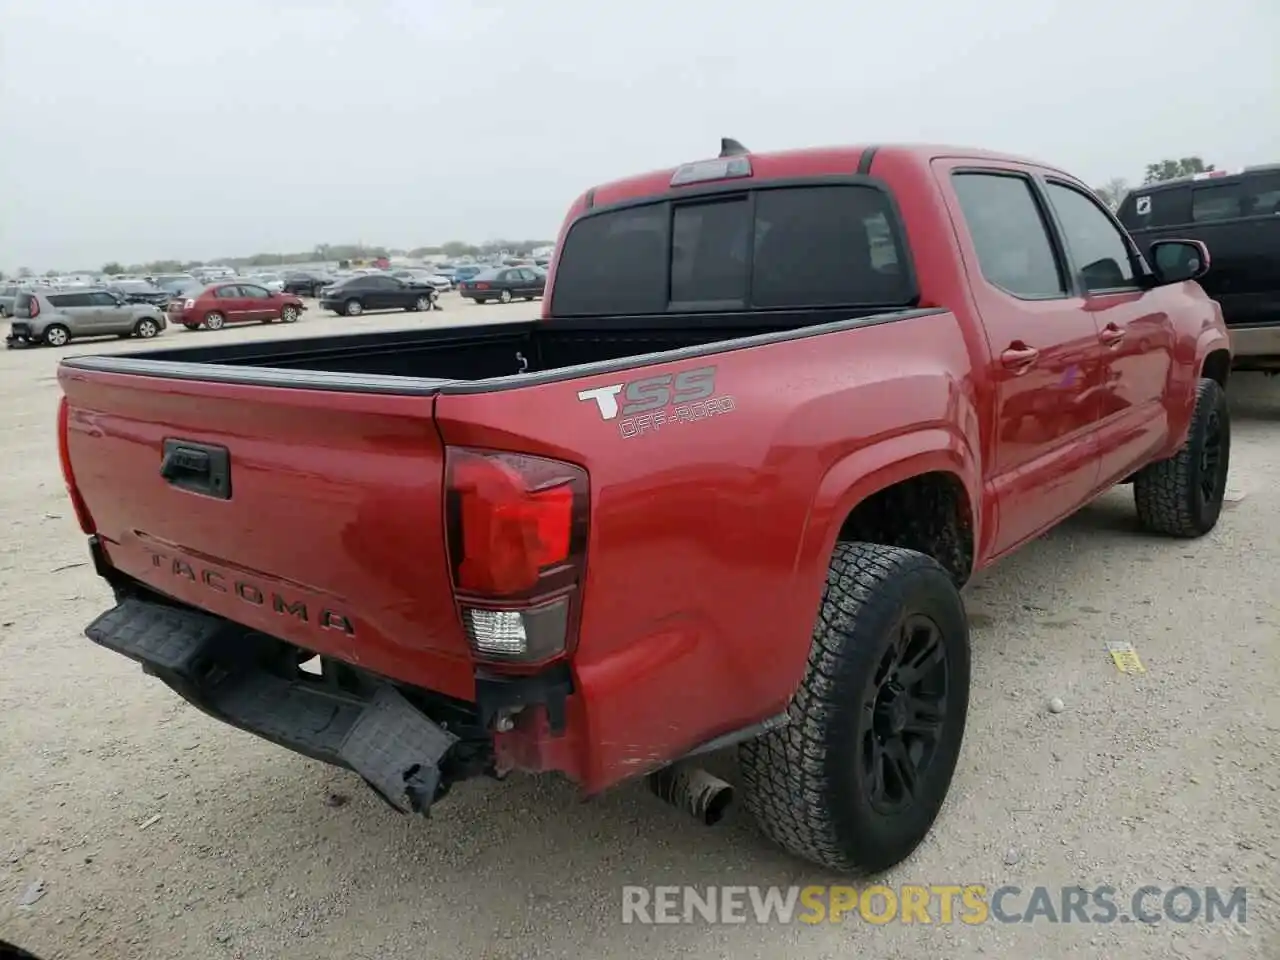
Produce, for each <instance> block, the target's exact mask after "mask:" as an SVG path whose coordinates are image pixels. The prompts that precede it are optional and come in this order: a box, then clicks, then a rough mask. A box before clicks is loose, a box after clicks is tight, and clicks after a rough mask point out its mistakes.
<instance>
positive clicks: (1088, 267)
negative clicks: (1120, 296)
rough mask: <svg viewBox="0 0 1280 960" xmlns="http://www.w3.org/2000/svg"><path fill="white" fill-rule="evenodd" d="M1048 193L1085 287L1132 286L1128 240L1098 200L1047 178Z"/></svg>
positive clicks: (1133, 275)
mask: <svg viewBox="0 0 1280 960" xmlns="http://www.w3.org/2000/svg"><path fill="white" fill-rule="evenodd" d="M1048 194H1049V202H1050V203H1052V204H1053V209H1054V211H1055V212H1056V213H1057V214H1058V220H1059V222H1060V223H1061V224H1062V233H1063V237H1064V239H1065V240H1066V242H1067V249H1068V250H1069V251H1071V257H1072V259H1073V260H1074V261H1075V263H1076V266H1077V267H1078V268H1079V270H1080V276H1081V279H1082V280H1084V286H1085V290H1086V291H1087V292H1089V293H1101V292H1103V291H1106V290H1124V289H1130V288H1132V287H1134V286H1135V285H1136V271H1135V270H1134V266H1133V252H1132V250H1130V248H1129V241H1128V240H1127V239H1126V238H1125V235H1124V234H1123V233H1121V232H1120V229H1119V228H1118V227H1117V226H1116V225H1115V224H1114V223H1112V221H1111V218H1110V217H1109V216H1107V214H1106V213H1105V212H1103V209H1102V207H1101V206H1100V205H1099V204H1098V202H1097V201H1096V200H1093V199H1091V198H1090V197H1088V196H1086V195H1085V194H1084V193H1082V192H1081V191H1079V190H1077V189H1075V188H1074V187H1069V186H1067V185H1066V184H1063V183H1057V182H1055V181H1050V182H1049V184H1048Z"/></svg>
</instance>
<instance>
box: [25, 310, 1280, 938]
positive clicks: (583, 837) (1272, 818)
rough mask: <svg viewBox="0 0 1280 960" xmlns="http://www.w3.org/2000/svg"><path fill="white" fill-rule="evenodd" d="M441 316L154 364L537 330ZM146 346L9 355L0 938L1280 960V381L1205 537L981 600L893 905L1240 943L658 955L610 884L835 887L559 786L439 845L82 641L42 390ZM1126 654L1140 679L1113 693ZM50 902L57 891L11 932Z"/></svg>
mask: <svg viewBox="0 0 1280 960" xmlns="http://www.w3.org/2000/svg"><path fill="white" fill-rule="evenodd" d="M448 302H449V304H450V305H449V308H448V310H447V311H446V312H444V313H436V314H433V315H432V316H431V317H430V318H425V317H422V316H419V315H408V314H395V313H392V314H383V315H371V316H366V317H363V318H360V319H359V320H358V321H351V320H345V319H338V318H336V317H320V316H317V315H316V314H314V313H313V314H311V315H309V316H308V317H307V318H306V319H305V320H304V321H303V322H302V323H299V324H298V325H297V326H296V327H292V328H280V327H272V328H263V327H254V328H248V329H232V330H227V331H223V332H222V333H220V334H211V333H200V334H188V333H186V332H185V331H182V330H178V331H176V332H175V331H169V332H167V333H166V334H165V335H164V336H163V337H161V338H160V340H159V341H157V345H158V346H159V345H167V346H172V345H174V344H176V343H183V342H187V341H188V339H189V338H196V339H198V340H199V342H208V340H209V339H211V338H213V337H221V338H223V339H227V340H245V339H265V338H275V337H296V336H305V335H307V334H309V333H315V332H318V331H336V330H343V329H352V328H359V329H378V328H404V327H411V326H415V325H420V324H422V323H425V322H430V323H433V324H434V323H441V324H447V323H458V322H466V321H476V320H478V319H482V320H494V319H497V318H498V317H507V318H510V319H520V318H522V317H527V316H529V315H531V314H532V313H533V312H534V311H535V310H536V306H531V305H511V306H510V307H496V306H495V307H488V308H480V307H473V306H471V305H469V304H467V305H464V304H461V303H459V302H458V301H457V300H456V298H452V297H451V298H448ZM137 348H138V344H137V343H136V342H135V343H116V342H115V341H100V342H97V343H92V344H81V343H73V344H71V345H70V346H69V347H67V348H65V349H64V350H62V351H56V350H52V349H33V350H21V351H19V350H14V351H7V352H6V351H0V444H2V445H3V446H2V448H0V450H2V452H0V463H2V464H3V466H4V483H3V485H2V486H0V510H2V511H3V526H4V528H5V529H7V530H8V531H9V532H8V534H7V535H6V536H5V537H4V538H3V539H0V597H2V598H3V599H2V600H0V774H2V775H0V938H4V939H8V940H10V941H13V942H16V943H19V944H21V945H23V946H25V947H27V948H28V949H31V950H33V951H36V952H37V953H39V954H40V955H41V956H43V957H45V958H48V960H52V958H58V957H77V958H79V957H86V958H88V957H92V958H122V960H123V958H135V957H136V958H144V957H145V958H164V960H184V958H206V957H207V958H248V960H259V958H262V960H271V958H290V960H310V958H316V960H321V958H323V960H332V958H366V960H383V958H387V960H390V958H406V960H407V958H410V957H412V958H415V960H419V958H442V960H443V958H449V960H456V958H464V957H465V958H479V960H484V958H492V960H514V958H522V957H573V958H633V957H634V958H637V960H639V958H643V960H651V958H653V957H659V956H662V957H708V958H710V957H733V958H735V960H748V958H753V957H759V958H770V960H773V958H778V960H783V958H786V960H806V958H815V960H816V958H820V957H829V958H836V957H842V958H843V957H854V956H874V957H877V958H882V960H894V958H901V960H940V958H949V960H962V958H963V960H969V958H975V957H1001V958H1004V957H1010V958H1012V957H1028V958H1031V957H1035V958H1039V960H1068V958H1070V960H1084V958H1094V957H1097V958H1104V957H1105V958H1107V960H1128V958H1152V960H1155V958H1159V960H1169V958H1173V957H1196V958H1223V960H1226V958H1230V960H1248V958H1260V960H1261V958H1267V960H1275V958H1277V957H1280V926H1278V914H1280V893H1278V892H1277V888H1278V887H1280V860H1277V856H1280V843H1278V842H1277V838H1278V835H1280V816H1278V814H1280V769H1278V765H1277V760H1278V758H1280V644H1277V632H1278V630H1280V590H1277V583H1278V582H1280V579H1278V577H1280V575H1278V574H1277V571H1280V485H1278V484H1277V483H1276V482H1275V478H1276V477H1277V476H1280V381H1267V380H1263V379H1261V378H1258V379H1255V378H1253V377H1241V378H1240V379H1239V382H1238V383H1236V384H1235V385H1234V386H1233V389H1232V405H1233V409H1234V415H1235V448H1234V454H1233V475H1232V482H1231V490H1230V491H1229V497H1230V500H1231V502H1230V503H1229V504H1228V510H1227V512H1226V513H1225V514H1224V515H1223V519H1222V523H1221V524H1220V526H1219V527H1218V529H1217V531H1216V532H1215V533H1214V534H1213V535H1212V536H1210V537H1208V538H1206V539H1204V540H1202V541H1198V542H1192V543H1183V542H1174V541H1167V540H1159V539H1153V538H1149V537H1146V536H1143V535H1141V534H1139V533H1138V532H1137V531H1136V529H1135V520H1134V513H1133V508H1132V501H1131V496H1130V494H1129V492H1128V491H1127V490H1126V489H1121V490H1117V491H1114V492H1112V493H1111V494H1109V495H1108V496H1107V497H1105V498H1104V499H1103V500H1101V501H1100V502H1098V503H1097V504H1095V505H1094V506H1092V507H1090V508H1089V509H1087V510H1086V511H1084V512H1083V513H1082V514H1081V515H1079V516H1077V517H1076V518H1074V519H1073V520H1071V521H1069V522H1068V523H1067V524H1066V525H1065V526H1063V527H1062V528H1061V529H1059V530H1057V531H1055V532H1054V533H1052V534H1051V535H1049V536H1047V537H1045V538H1043V539H1041V540H1040V541H1038V542H1036V543H1034V544H1032V545H1031V546H1030V547H1028V548H1027V549H1026V550H1025V551H1023V552H1022V553H1021V554H1020V555H1019V556H1017V557H1015V558H1013V559H1011V560H1009V561H1007V562H1006V563H1004V564H1002V565H1001V566H999V567H998V568H997V569H995V570H994V571H992V572H990V573H988V574H987V575H985V576H984V577H983V578H982V579H981V582H979V583H976V584H974V585H973V586H972V588H971V589H970V590H969V591H968V604H969V609H970V611H971V615H972V618H973V625H974V646H975V663H974V683H975V689H974V696H973V707H972V710H971V714H970V726H969V731H968V734H967V737H966V741H965V746H964V753H963V755H962V757H961V761H960V767H959V769H958V771H957V774H956V780H955V784H954V787H953V789H952V794H951V797H950V799H949V801H948V804H947V806H946V808H945V810H944V811H943V815H942V819H941V820H940V821H939V824H938V826H937V828H936V830H935V831H934V833H933V835H932V836H931V838H930V839H929V841H928V842H927V843H926V845H925V846H924V847H922V848H921V850H920V851H919V852H918V854H917V855H916V856H915V857H914V858H913V859H912V860H911V861H910V862H909V863H907V864H906V865H904V866H902V867H901V868H899V869H898V870H896V871H895V872H894V874H893V875H892V876H890V877H889V878H887V882H888V883H890V884H892V885H899V884H907V883H922V884H928V885H943V884H965V883H983V884H988V885H990V886H991V887H993V888H994V887H998V886H1000V885H1003V884H1016V885H1019V886H1021V887H1023V888H1024V890H1026V891H1029V890H1030V888H1032V887H1034V886H1037V885H1042V886H1046V887H1050V888H1052V889H1053V891H1054V897H1055V899H1056V897H1057V891H1058V889H1059V888H1061V887H1064V886H1066V887H1069V886H1073V885H1076V884H1080V885H1083V886H1086V887H1094V886H1097V885H1100V884H1109V885H1111V886H1114V887H1115V888H1117V890H1118V891H1119V894H1118V897H1117V899H1118V901H1119V902H1120V903H1121V905H1122V907H1123V906H1125V905H1126V904H1127V903H1128V897H1129V896H1130V895H1131V894H1132V893H1133V892H1134V891H1136V890H1137V889H1138V888H1139V887H1141V886H1143V885H1146V884H1150V885H1154V886H1158V887H1161V888H1163V889H1166V890H1167V889H1169V888H1172V887H1175V886H1178V885H1186V886H1189V887H1193V888H1197V889H1200V890H1203V889H1204V888H1205V887H1206V886H1214V885H1217V886H1222V887H1228V888H1230V887H1236V886H1245V887H1247V888H1248V914H1247V917H1248V922H1247V923H1246V924H1245V925H1243V926H1242V925H1240V924H1237V923H1224V922H1219V923H1215V924H1205V923H1201V922H1191V923H1186V924H1180V923H1174V922H1170V921H1168V920H1166V921H1164V922H1161V923H1156V924H1139V923H1131V924H1121V923H1113V924H1110V925H1100V924H1082V923H1079V922H1075V923H1065V924H1058V925H1053V924H1049V923H1047V922H1046V921H1044V920H1043V919H1041V920H1038V921H1037V922H1035V923H1032V924H1004V923H997V922H994V921H993V922H989V923H987V924H984V925H981V926H966V925H964V924H960V923H953V924H950V925H945V924H938V923H935V924H934V925H932V926H921V925H918V924H917V925H902V924H897V923H894V924H890V925H887V926H873V925H869V924H867V923H865V922H862V921H861V920H858V919H853V918H851V919H849V920H847V921H846V922H845V923H843V924H822V925H818V926H805V925H803V924H794V925H791V926H780V925H772V926H761V925H758V924H756V923H754V922H748V923H746V924H744V925H740V926H708V925H706V924H695V925H690V926H683V925H682V926H662V927H645V926H624V925H623V924H622V922H621V907H620V904H621V888H622V886H623V885H624V884H670V883H688V884H697V885H710V884H716V885H723V884H806V883H826V882H833V881H838V878H832V877H827V876H823V875H821V874H820V873H816V872H815V871H813V870H811V869H809V868H808V867H807V866H806V865H805V864H802V863H798V862H796V861H793V860H790V859H788V858H787V857H786V856H784V855H783V854H781V853H779V852H778V851H776V850H774V849H773V848H771V847H770V846H768V845H767V844H766V843H765V842H764V841H763V840H762V839H760V838H759V837H758V835H757V834H756V832H755V831H754V828H753V826H752V824H751V823H750V821H749V820H748V818H747V817H746V815H745V813H744V812H742V811H740V810H738V811H735V812H732V813H731V814H730V816H729V818H728V819H727V820H726V821H725V822H724V823H723V824H722V825H720V826H718V827H716V828H713V829H707V828H703V827H700V826H698V825H696V824H695V823H693V822H692V821H691V820H688V819H686V818H685V817H684V815H682V814H680V813H678V812H676V811H674V810H672V809H669V808H667V807H665V806H663V805H661V804H660V803H659V802H658V801H657V800H655V799H654V798H652V797H650V796H649V795H648V794H647V793H645V792H644V791H643V790H642V789H641V787H640V786H638V785H633V786H629V787H625V788H622V789H619V790H617V791H615V792H612V793H610V794H608V795H606V796H604V797H602V798H599V799H597V800H595V801H593V802H591V803H587V804H581V803H578V802H577V801H576V798H575V795H574V793H573V791H572V789H571V788H570V787H569V786H568V785H567V784H565V783H563V782H560V781H557V780H552V779H534V778H512V779H510V780H508V781H507V782H505V783H502V784H497V783H490V782H487V781H486V782H474V783H467V784H463V785H462V786H461V787H459V788H457V789H456V790H455V791H454V793H453V794H452V795H451V796H450V798H449V799H448V800H447V801H446V802H445V803H443V804H442V805H441V806H439V807H438V808H437V809H436V812H435V813H434V814H433V816H432V819H431V820H429V821H422V820H418V819H407V818H401V817H399V816H397V815H396V814H394V813H392V812H391V811H389V810H388V809H387V808H386V807H385V806H383V805H382V804H381V803H380V802H379V801H378V800H376V799H375V798H374V797H373V796H372V795H371V794H370V793H369V792H368V791H367V790H366V789H365V788H364V787H363V786H362V785H361V784H360V783H359V782H358V781H357V780H356V779H355V778H354V777H353V776H352V775H350V774H347V773H345V772H342V771H338V770H334V769H330V768H326V767H324V766H322V765H320V764H318V763H314V762H312V761H309V760H305V759H302V758H300V757H297V756H294V755H292V754H289V753H287V752H284V751H282V750H280V749H278V748H276V747H273V746H270V745H268V744H266V743H264V742H260V741H258V740H256V739H255V738H253V737H251V736H249V735H247V734H243V733H240V732H238V731H235V730H232V729H229V728H225V727H223V726H220V725H218V724H217V723H215V722H214V721H212V720H209V719H207V718H206V717H205V716H203V715H202V714H200V713H198V712H197V711H195V710H194V709H192V708H190V707H187V706H185V705H184V704H183V703H182V702H181V701H180V700H179V699H178V698H177V697H176V696H175V695H173V694H171V693H170V692H169V691H168V690H167V689H166V688H164V687H163V686H161V685H160V684H159V683H158V682H156V681H154V680H151V679H149V678H147V677H145V676H144V675H143V674H142V673H141V672H140V671H139V670H138V669H137V667H135V666H134V665H133V664H131V663H129V662H127V661H125V660H124V659H123V658H121V657H118V656H116V655H115V654H112V653H108V652H106V651H104V650H101V649H98V648H96V647H95V646H94V645H93V644H91V643H90V642H89V641H88V640H86V639H85V638H84V637H83V636H82V633H81V631H82V629H83V627H84V625H85V624H86V623H87V622H88V621H89V620H90V619H91V618H92V617H94V616H95V615H96V614H98V613H99V612H100V611H102V610H103V609H104V608H105V607H107V606H108V605H109V601H110V596H109V592H108V590H107V589H106V587H105V586H104V585H103V584H102V583H100V582H99V581H98V579H97V578H96V577H95V576H94V573H93V571H92V569H91V568H90V567H89V566H88V565H87V563H86V561H87V554H86V550H85V546H84V538H83V536H82V535H81V534H80V532H79V530H78V529H77V528H76V525H75V522H74V519H73V517H72V514H71V511H70V508H69V506H68V503H67V501H66V498H65V495H64V492H63V488H62V481H61V478H60V476H59V471H58V464H57V454H56V448H55V442H54V414H55V407H56V403H57V399H58V396H59V391H58V386H57V382H56V379H55V368H56V365H57V362H58V359H59V356H60V355H63V354H67V353H77V352H115V351H124V350H130V349H137ZM1115 640H1127V641H1130V642H1132V643H1133V644H1134V646H1135V647H1136V649H1137V651H1138V653H1139V655H1140V656H1141V658H1142V660H1143V661H1144V663H1145V665H1146V668H1147V672H1146V673H1145V675H1136V676H1131V675H1126V674H1123V673H1120V672H1119V671H1118V670H1117V669H1116V668H1115V666H1114V665H1113V664H1112V662H1111V661H1110V659H1109V658H1108V657H1107V655H1106V654H1105V652H1104V648H1103V645H1104V643H1105V642H1107V641H1115ZM1052 698H1060V699H1061V701H1062V703H1061V704H1054V706H1055V707H1058V706H1060V707H1061V708H1062V709H1061V710H1060V711H1058V712H1054V711H1053V710H1050V709H1049V707H1048V704H1049V701H1050V700H1051V699H1052ZM720 768H724V769H726V770H729V769H731V767H730V765H729V764H728V762H727V761H726V762H723V763H720V762H718V763H717V769H720ZM36 882H42V883H43V885H44V886H43V889H44V893H43V896H42V897H40V898H39V899H37V900H36V901H35V902H34V903H31V904H29V905H25V906H23V905H20V903H19V902H20V901H21V900H22V899H24V894H27V893H28V892H29V891H30V890H31V887H32V884H34V883H36ZM26 899H30V897H27V898H26ZM1152 903H1153V904H1154V905H1155V906H1159V903H1160V899H1159V897H1157V898H1155V899H1154V900H1153V901H1152ZM1025 906H1026V897H1025V896H1024V897H1023V898H1022V899H1021V900H1017V899H1015V900H1012V901H1010V903H1009V904H1007V905H1006V909H1009V910H1011V911H1018V910H1022V909H1024V908H1025ZM933 919H934V920H935V921H936V920H937V919H938V918H937V916H936V915H935V916H934V918H933Z"/></svg>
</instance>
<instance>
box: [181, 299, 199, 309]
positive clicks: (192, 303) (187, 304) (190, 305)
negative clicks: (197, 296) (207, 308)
mask: <svg viewBox="0 0 1280 960" xmlns="http://www.w3.org/2000/svg"><path fill="white" fill-rule="evenodd" d="M195 305H196V302H195V301H194V300H188V301H186V302H185V303H184V304H183V305H182V306H183V308H184V309H186V310H191V309H194V307H195Z"/></svg>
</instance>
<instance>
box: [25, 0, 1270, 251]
mask: <svg viewBox="0 0 1280 960" xmlns="http://www.w3.org/2000/svg"><path fill="white" fill-rule="evenodd" d="M1155 11H1159V12H1158V14H1157V13H1156V12H1155ZM1278 36H1280V3H1278V2H1277V0H1213V2H1205V0H1162V2H1160V3H1138V2H1134V0H1110V2H1106V0H1072V2H1069V3H1068V2H1056V0H1024V2H1017V0H976V2H975V0H969V2H965V3H955V2H944V0H919V2H912V0H894V2H885V3H873V2H866V3H857V2H850V0H843V2H836V0H737V2H721V0H674V2H673V0H642V2H636V0H625V2H618V3H609V2H605V0H546V2H543V3H535V2H514V0H457V2H441V0H260V2H255V3H251V2H249V0H132V2H131V0H111V2H103V0H0V269H4V270H10V271H11V270H14V269H16V268H17V267H19V266H29V267H31V268H33V269H36V270H40V271H43V270H46V269H53V268H61V269H75V268H97V267H98V266H100V265H101V264H102V263H104V262H105V261H108V260H122V261H125V262H140V261H145V260H152V259H158V258H169V257H172V258H178V259H185V258H197V259H204V258H209V257H218V256H228V255H248V254H251V253H255V252H259V251H280V250H285V251H294V250H306V249H310V248H311V247H313V246H314V245H316V244H318V243H322V242H328V243H346V242H357V241H361V242H364V243H367V244H383V245H387V246H396V247H411V246H418V245H424V244H429V243H439V242H443V241H446V240H451V239H461V240H468V241H472V242H480V241H483V240H486V239H491V238H496V237H509V238H532V237H551V236H553V235H554V234H555V232H556V229H557V227H558V225H559V221H560V217H561V216H562V214H563V212H564V208H565V206H566V204H567V203H568V202H569V201H570V200H571V199H572V198H573V197H574V196H575V195H576V194H577V193H579V192H580V191H582V190H583V189H585V188H586V187H587V186H590V185H591V184H593V183H598V182H601V181H605V180H608V179H610V178H613V177H616V176H619V175H624V174H628V173H635V172H639V171H641V170H645V169H650V168H654V167H665V166H669V165H674V164H677V163H680V162H683V161H686V160H691V159H697V158H700V157H705V156H713V155H714V154H715V152H716V150H717V148H718V143H719V138H720V137H721V136H733V137H736V138H737V139H739V140H741V141H743V142H744V143H745V144H747V146H749V147H750V148H751V149H753V150H757V151H763V150H771V149H782V148H790V147H798V146H807V145H819V144H832V143H862V142H868V141H873V142H874V141H879V142H885V141H894V140H917V141H929V142H947V143H961V144H971V145H976V146H984V147H991V148H997V149H1007V150H1011V151H1016V152H1019V153H1023V154H1030V155H1033V156H1036V157H1039V158H1042V159H1044V160H1048V161H1051V162H1054V163H1056V164H1058V165H1060V166H1063V167H1065V168H1067V169H1069V170H1071V171H1072V172H1074V173H1076V174H1078V175H1079V176H1081V177H1083V178H1085V179H1086V180H1089V181H1090V182H1092V183H1101V182H1104V181H1105V180H1107V179H1108V178H1110V177H1115V176H1123V177H1126V178H1129V179H1131V180H1133V179H1138V178H1140V176H1141V174H1142V168H1143V165H1144V164H1146V163H1147V162H1150V161H1154V160H1159V159H1161V158H1164V157H1177V156H1183V155H1188V154H1200V155H1202V156H1203V157H1204V158H1205V160H1206V161H1208V162H1211V163H1216V164H1218V165H1219V166H1228V165H1243V164H1250V163H1263V162H1269V161H1280V122H1278V120H1280V58H1278V57H1277V55H1276V52H1275V51H1276V46H1275V45H1276V39H1277V37H1278Z"/></svg>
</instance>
